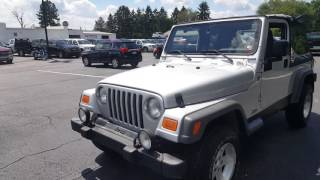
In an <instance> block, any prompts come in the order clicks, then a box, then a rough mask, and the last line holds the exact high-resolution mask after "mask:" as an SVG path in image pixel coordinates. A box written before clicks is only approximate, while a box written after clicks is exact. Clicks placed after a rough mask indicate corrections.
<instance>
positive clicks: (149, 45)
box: [133, 39, 156, 52]
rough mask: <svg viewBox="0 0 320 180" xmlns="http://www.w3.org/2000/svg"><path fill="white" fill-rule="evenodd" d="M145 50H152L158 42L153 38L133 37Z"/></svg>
mask: <svg viewBox="0 0 320 180" xmlns="http://www.w3.org/2000/svg"><path fill="white" fill-rule="evenodd" d="M133 41H135V42H136V44H137V45H138V46H140V47H141V49H142V50H143V51H144V52H152V51H153V49H154V48H155V47H156V43H155V42H154V41H153V40H152V39H133Z"/></svg>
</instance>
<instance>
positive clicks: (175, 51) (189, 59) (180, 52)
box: [168, 50, 192, 61]
mask: <svg viewBox="0 0 320 180" xmlns="http://www.w3.org/2000/svg"><path fill="white" fill-rule="evenodd" d="M168 53H169V54H171V53H179V54H181V55H183V56H184V57H185V58H186V60H187V61H192V59H191V58H190V57H188V56H187V55H186V54H185V53H183V52H182V51H180V50H174V51H170V52H168Z"/></svg>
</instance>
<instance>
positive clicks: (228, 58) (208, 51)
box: [200, 49, 234, 64]
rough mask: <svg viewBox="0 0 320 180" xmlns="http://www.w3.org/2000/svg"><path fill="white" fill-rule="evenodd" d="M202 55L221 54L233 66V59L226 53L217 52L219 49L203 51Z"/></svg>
mask: <svg viewBox="0 0 320 180" xmlns="http://www.w3.org/2000/svg"><path fill="white" fill-rule="evenodd" d="M200 52H201V53H215V54H219V55H221V56H223V57H224V58H226V59H227V60H228V61H229V62H230V63H231V64H233V63H234V62H233V59H231V58H230V57H229V56H227V55H225V54H224V53H222V52H221V51H219V50H217V49H209V50H203V51H200Z"/></svg>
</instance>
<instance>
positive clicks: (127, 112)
mask: <svg viewBox="0 0 320 180" xmlns="http://www.w3.org/2000/svg"><path fill="white" fill-rule="evenodd" d="M142 106H143V96H142V95H141V94H139V93H132V92H127V91H124V90H121V89H114V88H108V107H109V111H110V113H109V114H110V117H111V119H112V120H113V121H117V122H120V123H124V124H127V125H130V126H134V127H136V128H144V123H143V112H142Z"/></svg>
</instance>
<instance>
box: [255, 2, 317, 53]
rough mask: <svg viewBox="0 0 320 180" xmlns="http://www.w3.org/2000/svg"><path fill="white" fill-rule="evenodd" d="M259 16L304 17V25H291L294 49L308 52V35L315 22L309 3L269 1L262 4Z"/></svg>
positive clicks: (258, 12) (299, 51)
mask: <svg viewBox="0 0 320 180" xmlns="http://www.w3.org/2000/svg"><path fill="white" fill-rule="evenodd" d="M257 14H259V15H265V14H287V15H291V16H293V17H297V16H300V15H304V16H305V18H304V22H303V23H297V22H296V23H293V24H292V25H291V34H292V37H293V39H292V44H293V49H294V50H295V52H297V53H302V52H305V51H306V48H307V47H308V46H307V45H306V33H307V32H309V31H312V29H313V28H312V24H313V21H314V18H313V16H314V15H313V10H312V7H311V6H310V4H309V3H307V2H305V1H300V0H269V1H267V2H264V3H262V4H261V5H260V6H259V8H258V10H257Z"/></svg>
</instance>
